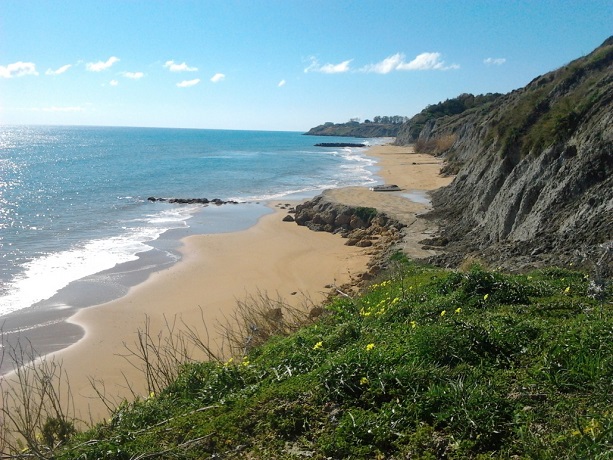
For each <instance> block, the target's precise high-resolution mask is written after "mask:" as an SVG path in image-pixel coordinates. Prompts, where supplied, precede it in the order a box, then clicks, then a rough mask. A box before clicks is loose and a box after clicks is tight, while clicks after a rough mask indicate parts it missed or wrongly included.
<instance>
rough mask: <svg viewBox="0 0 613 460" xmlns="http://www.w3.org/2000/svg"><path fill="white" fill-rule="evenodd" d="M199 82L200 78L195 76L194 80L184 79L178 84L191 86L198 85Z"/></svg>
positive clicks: (186, 86)
mask: <svg viewBox="0 0 613 460" xmlns="http://www.w3.org/2000/svg"><path fill="white" fill-rule="evenodd" d="M198 83H200V79H199V78H195V79H193V80H183V81H182V82H180V83H177V86H178V87H179V88H189V87H190V86H194V85H197V84H198Z"/></svg>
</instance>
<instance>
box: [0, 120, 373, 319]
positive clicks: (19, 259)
mask: <svg viewBox="0 0 613 460" xmlns="http://www.w3.org/2000/svg"><path fill="white" fill-rule="evenodd" d="M335 141H336V142H339V141H344V142H358V141H359V140H357V139H347V138H343V139H338V138H319V137H313V136H303V135H302V134H301V133H293V132H260V131H257V132H256V131H223V130H189V129H152V128H151V129H150V128H109V127H23V126H21V127H0V321H1V320H2V317H3V315H7V314H9V313H11V312H16V311H20V310H24V309H25V310H27V309H30V310H31V309H32V308H36V309H39V310H44V309H45V308H47V309H49V308H57V309H61V308H72V307H81V306H86V305H88V304H92V303H99V301H103V300H110V298H113V297H118V296H120V295H122V294H123V293H125V291H126V290H127V287H128V286H127V285H129V284H130V283H132V284H133V283H134V282H136V281H140V278H142V277H146V273H148V271H150V270H155V269H159V268H160V267H163V266H166V265H168V264H171V263H174V262H175V261H176V260H177V258H178V253H177V252H176V248H177V246H178V242H177V241H178V239H179V238H181V237H183V236H185V235H188V234H190V233H207V232H220V231H234V230H238V229H242V228H247V227H249V226H251V225H253V224H254V223H255V222H256V221H257V219H258V218H259V217H260V216H261V215H263V214H264V213H266V212H269V209H268V208H267V207H266V206H264V204H263V202H265V201H266V200H271V199H278V198H284V197H288V199H289V198H304V197H309V196H314V195H316V194H317V193H319V192H320V191H321V190H323V189H326V188H334V187H342V186H348V185H369V184H372V183H374V182H375V180H376V178H375V176H374V161H373V160H372V159H370V158H368V157H366V156H365V155H364V152H365V149H355V148H353V149H349V148H321V147H314V144H315V143H317V142H335ZM373 142H375V141H373V140H370V143H373ZM149 196H156V197H181V198H208V199H213V198H220V199H222V200H236V201H239V202H241V203H243V204H239V205H224V206H220V207H217V206H208V207H204V208H203V207H202V206H200V205H171V204H167V203H159V202H156V203H152V202H149V201H148V200H147V197H149ZM139 276H140V278H139ZM71 285H73V286H77V289H73V290H72V291H67V289H68V288H69V287H70V286H71ZM62 293H64V294H63V295H62ZM13 314H14V313H13Z"/></svg>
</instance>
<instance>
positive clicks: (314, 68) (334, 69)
mask: <svg viewBox="0 0 613 460" xmlns="http://www.w3.org/2000/svg"><path fill="white" fill-rule="evenodd" d="M351 61H353V59H348V60H346V61H343V62H340V63H338V64H323V65H320V64H319V62H318V61H317V59H316V58H314V57H311V64H310V65H309V66H308V67H307V68H306V69H304V73H309V72H321V73H344V72H349V70H351V69H350V67H349V64H351Z"/></svg>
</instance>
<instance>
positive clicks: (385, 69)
mask: <svg viewBox="0 0 613 460" xmlns="http://www.w3.org/2000/svg"><path fill="white" fill-rule="evenodd" d="M403 61H404V54H400V53H396V54H394V55H393V56H390V57H387V58H385V59H383V60H382V61H381V62H378V63H377V64H370V65H367V66H365V67H363V68H362V69H361V70H362V71H364V72H374V73H382V74H386V73H390V72H391V71H392V70H396V69H397V68H398V66H399V65H400V64H402V62H403Z"/></svg>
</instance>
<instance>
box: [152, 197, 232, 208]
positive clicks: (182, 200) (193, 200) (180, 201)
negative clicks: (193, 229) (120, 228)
mask: <svg viewBox="0 0 613 460" xmlns="http://www.w3.org/2000/svg"><path fill="white" fill-rule="evenodd" d="M147 201H151V202H156V201H160V202H164V203H173V204H204V205H208V204H214V205H217V206H221V205H222V204H238V201H233V200H229V201H223V200H220V199H219V198H213V199H212V200H209V199H208V198H156V197H154V196H150V197H149V198H147Z"/></svg>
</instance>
